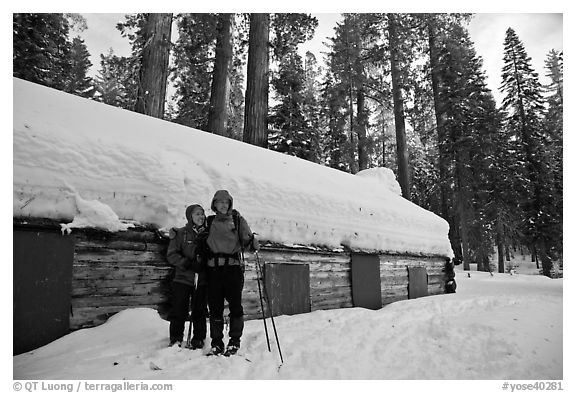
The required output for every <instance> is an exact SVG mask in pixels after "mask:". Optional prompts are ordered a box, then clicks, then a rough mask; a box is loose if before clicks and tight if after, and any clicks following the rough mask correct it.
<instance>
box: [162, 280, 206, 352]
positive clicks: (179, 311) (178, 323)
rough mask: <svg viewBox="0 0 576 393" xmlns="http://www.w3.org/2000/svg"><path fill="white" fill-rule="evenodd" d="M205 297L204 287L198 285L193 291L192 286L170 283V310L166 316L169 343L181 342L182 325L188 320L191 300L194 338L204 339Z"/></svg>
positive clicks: (182, 335) (182, 334) (182, 336)
mask: <svg viewBox="0 0 576 393" xmlns="http://www.w3.org/2000/svg"><path fill="white" fill-rule="evenodd" d="M206 296H207V291H206V285H198V289H197V290H194V287H193V286H192V285H188V284H184V283H181V282H173V283H172V308H171V310H170V313H169V314H168V320H169V321H170V340H171V341H183V338H184V325H185V323H186V320H188V310H189V305H190V301H191V298H192V300H193V302H194V303H193V304H192V327H193V332H194V338H195V339H201V340H204V339H205V338H206V317H207V316H208V310H207V309H206V302H207V299H206Z"/></svg>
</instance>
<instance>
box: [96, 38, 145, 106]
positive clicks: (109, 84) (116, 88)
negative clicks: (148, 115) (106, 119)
mask: <svg viewBox="0 0 576 393" xmlns="http://www.w3.org/2000/svg"><path fill="white" fill-rule="evenodd" d="M136 67H137V64H136V62H135V59H134V58H133V57H124V56H121V57H119V56H116V55H115V54H114V51H113V50H112V49H110V50H109V51H108V53H107V54H106V55H102V54H101V55H100V69H99V70H98V74H97V75H96V78H95V86H96V93H95V96H94V98H95V99H96V100H97V101H100V102H104V103H106V104H109V105H113V106H117V107H119V108H123V109H127V110H133V109H134V105H135V103H136V94H137V91H138V81H137V77H136V75H137V73H136Z"/></svg>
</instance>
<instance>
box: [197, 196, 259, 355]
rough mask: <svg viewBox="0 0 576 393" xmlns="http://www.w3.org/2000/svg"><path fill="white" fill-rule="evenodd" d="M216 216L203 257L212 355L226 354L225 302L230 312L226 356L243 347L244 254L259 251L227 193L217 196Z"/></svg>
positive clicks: (214, 201) (215, 197) (214, 216)
mask: <svg viewBox="0 0 576 393" xmlns="http://www.w3.org/2000/svg"><path fill="white" fill-rule="evenodd" d="M211 208H212V211H214V213H216V214H215V215H213V216H210V217H208V232H207V235H204V236H203V237H205V238H206V240H205V244H204V247H202V249H203V250H204V255H203V257H204V258H205V260H206V270H207V272H206V273H207V274H206V276H207V279H208V307H209V308H210V339H211V347H212V349H211V352H210V353H211V354H213V355H218V354H221V353H223V352H224V342H223V338H224V333H223V329H224V318H223V317H224V315H223V314H224V301H225V300H226V301H227V302H228V308H229V310H230V330H229V332H228V336H229V341H228V345H227V347H226V352H225V355H230V354H234V353H236V352H237V351H238V349H239V348H240V338H241V337H242V331H243V329H244V309H243V307H242V289H243V287H244V265H243V260H242V255H241V252H242V251H243V250H245V249H248V248H250V249H258V248H259V245H258V241H257V240H256V239H255V238H254V234H253V233H252V231H251V229H250V227H249V226H248V223H247V222H246V220H245V219H244V217H242V216H241V215H240V213H238V211H236V210H234V209H233V199H232V196H231V195H230V193H229V192H228V191H226V190H219V191H217V192H216V193H215V194H214V198H213V199H212V205H211Z"/></svg>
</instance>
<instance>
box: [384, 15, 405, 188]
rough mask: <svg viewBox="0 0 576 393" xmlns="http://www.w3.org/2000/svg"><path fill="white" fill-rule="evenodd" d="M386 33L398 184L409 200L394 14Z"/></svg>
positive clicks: (391, 16)
mask: <svg viewBox="0 0 576 393" xmlns="http://www.w3.org/2000/svg"><path fill="white" fill-rule="evenodd" d="M388 32H389V34H390V70H391V73H392V97H393V101H394V124H395V127H396V162H397V165H398V183H400V189H401V190H402V196H403V197H404V198H406V199H408V200H410V175H409V170H408V148H407V146H406V125H405V123H404V100H403V99H402V80H401V76H400V68H399V67H400V66H399V56H400V48H399V45H400V43H399V40H398V30H397V22H396V17H395V16H394V14H388Z"/></svg>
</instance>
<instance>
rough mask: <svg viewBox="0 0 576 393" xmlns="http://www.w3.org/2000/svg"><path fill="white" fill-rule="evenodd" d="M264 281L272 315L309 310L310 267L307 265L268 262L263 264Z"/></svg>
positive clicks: (291, 313)
mask: <svg viewBox="0 0 576 393" xmlns="http://www.w3.org/2000/svg"><path fill="white" fill-rule="evenodd" d="M264 281H265V283H266V292H268V296H269V298H270V304H271V306H272V314H273V315H294V314H302V313H307V312H310V267H309V266H308V265H304V264H293V263H268V264H266V265H264Z"/></svg>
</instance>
